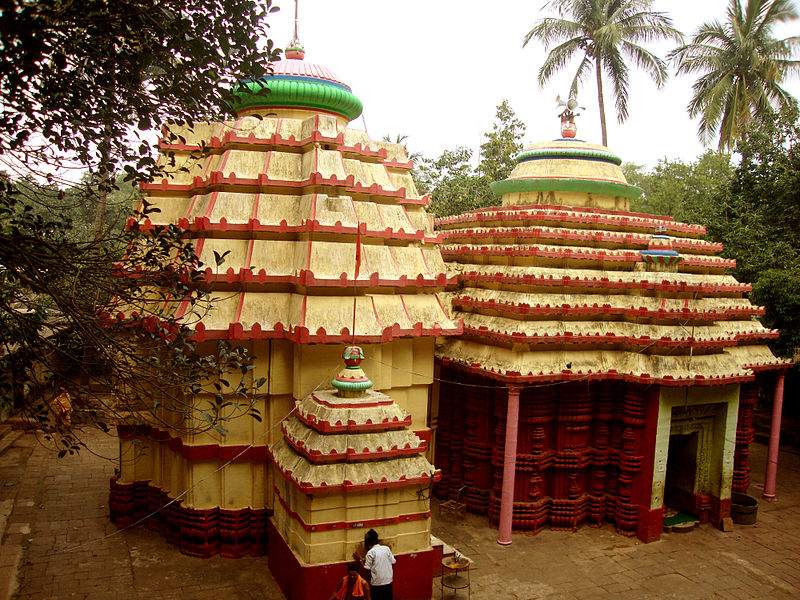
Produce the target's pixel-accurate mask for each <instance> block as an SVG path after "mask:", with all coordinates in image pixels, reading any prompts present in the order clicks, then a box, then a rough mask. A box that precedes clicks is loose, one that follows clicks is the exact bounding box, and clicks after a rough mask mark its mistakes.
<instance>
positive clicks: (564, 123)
mask: <svg viewBox="0 0 800 600" xmlns="http://www.w3.org/2000/svg"><path fill="white" fill-rule="evenodd" d="M556 102H558V106H563V107H564V110H562V111H561V112H560V113H559V115H558V116H559V117H561V137H562V138H570V139H572V138H574V137H575V135H576V134H577V133H578V126H577V125H575V117H579V116H580V114H579V113H577V112H576V111H577V110H578V109H580V110H586V108H585V107H583V106H578V100H577V99H576V98H575V97H574V96H570V98H569V100H567V101H566V102H564V101H563V100H562V99H561V96H560V95H559V96H556Z"/></svg>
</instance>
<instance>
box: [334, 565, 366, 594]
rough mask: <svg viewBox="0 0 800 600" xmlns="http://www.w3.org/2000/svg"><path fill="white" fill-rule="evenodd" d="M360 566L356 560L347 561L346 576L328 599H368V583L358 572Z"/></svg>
mask: <svg viewBox="0 0 800 600" xmlns="http://www.w3.org/2000/svg"><path fill="white" fill-rule="evenodd" d="M360 568H361V565H360V564H359V563H357V562H351V563H348V565H347V576H346V577H345V578H344V579H342V583H341V585H340V586H339V589H338V590H337V591H336V592H335V593H334V594H333V596H331V597H330V600H370V594H369V584H368V583H367V582H366V581H365V580H364V579H363V578H362V577H361V575H359V574H358V571H359V569H360Z"/></svg>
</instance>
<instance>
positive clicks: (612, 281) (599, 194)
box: [437, 139, 785, 385]
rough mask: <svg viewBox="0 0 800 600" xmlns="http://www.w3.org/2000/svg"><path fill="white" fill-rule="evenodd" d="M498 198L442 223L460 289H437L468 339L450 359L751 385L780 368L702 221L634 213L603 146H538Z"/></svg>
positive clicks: (556, 375)
mask: <svg viewBox="0 0 800 600" xmlns="http://www.w3.org/2000/svg"><path fill="white" fill-rule="evenodd" d="M517 161H518V164H517V166H516V168H515V169H514V171H513V172H512V174H511V176H510V177H509V179H507V180H505V181H501V182H497V183H495V184H493V185H492V187H493V189H494V191H495V192H496V193H498V194H502V204H503V205H502V206H498V207H492V208H484V209H478V210H474V211H470V212H466V213H464V214H461V215H458V216H453V217H445V218H442V219H439V220H438V221H437V225H438V227H439V228H440V229H441V230H442V235H443V238H444V245H443V247H442V255H443V256H444V258H445V260H446V261H447V262H448V267H449V268H450V269H451V271H452V272H455V273H458V276H459V280H460V282H461V284H462V287H461V288H460V289H458V290H457V291H452V292H448V293H447V294H445V295H443V296H444V297H446V298H447V301H448V302H449V303H450V304H451V305H452V310H453V315H454V316H457V317H460V318H463V320H464V335H463V336H462V337H459V338H455V337H453V338H448V339H446V340H442V341H441V343H440V344H439V346H438V347H437V356H438V357H439V358H440V359H441V360H442V361H443V362H444V363H445V364H450V365H454V366H457V367H460V368H463V369H466V370H470V371H473V372H478V373H482V374H484V375H488V376H490V377H493V378H496V379H499V380H503V381H513V382H517V383H525V382H546V381H559V380H582V379H620V380H626V381H631V382H638V383H660V384H663V385H717V384H725V383H735V382H741V381H747V380H751V379H752V378H753V377H754V372H755V371H758V370H764V369H773V368H779V367H781V366H783V365H784V364H785V363H784V362H783V361H781V360H779V359H776V358H775V357H774V356H773V355H772V353H771V352H770V351H769V349H768V348H767V346H766V342H767V341H768V340H769V339H772V338H774V337H776V336H777V332H776V331H773V330H769V329H766V328H765V327H763V326H762V325H761V323H760V322H759V321H758V316H759V315H762V314H763V312H764V310H763V308H761V307H757V306H753V305H752V304H751V303H750V301H749V300H748V299H747V298H746V296H745V294H746V293H747V292H748V291H750V286H749V285H747V284H741V283H739V282H737V281H736V280H735V279H734V278H733V277H731V276H730V275H726V274H725V271H726V269H728V268H731V267H734V266H735V261H733V260H730V259H726V258H723V257H720V256H718V253H719V252H720V251H721V250H722V245H721V244H716V243H712V242H708V241H705V240H703V239H701V236H702V235H703V234H704V233H705V228H704V227H702V226H701V225H691V224H686V223H679V222H676V221H674V220H673V219H671V218H670V217H661V216H653V215H645V214H638V213H632V212H630V209H629V200H630V199H631V198H636V197H638V195H640V194H641V190H639V189H638V188H636V187H635V186H631V185H629V184H628V183H627V181H626V180H625V177H624V175H623V173H622V170H621V169H620V167H619V165H620V163H621V160H620V159H619V157H617V156H616V155H614V154H613V153H612V152H611V151H610V150H609V149H608V148H605V147H603V146H597V145H595V144H587V143H586V142H583V141H580V140H566V139H565V140H556V141H554V142H547V143H540V144H534V145H532V146H530V147H528V148H526V149H525V150H524V151H523V152H522V153H521V154H520V155H519V156H518V157H517Z"/></svg>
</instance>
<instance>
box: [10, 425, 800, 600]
mask: <svg viewBox="0 0 800 600" xmlns="http://www.w3.org/2000/svg"><path fill="white" fill-rule="evenodd" d="M84 439H85V440H86V442H87V443H88V445H89V447H90V449H91V450H92V451H93V452H94V453H96V454H92V453H90V452H87V451H82V452H81V453H80V454H79V455H78V456H68V457H65V458H62V459H58V458H56V456H55V454H54V453H53V452H52V451H51V450H48V449H46V448H44V447H43V446H41V445H40V444H39V442H37V440H36V437H35V436H34V435H33V434H30V433H28V434H25V435H23V436H21V437H19V438H18V439H16V440H15V441H14V443H13V444H12V445H11V446H10V447H9V448H7V449H6V450H5V451H3V452H2V454H0V480H1V481H2V482H3V483H2V486H0V532H2V531H3V525H4V526H5V527H4V529H5V532H4V535H3V537H2V545H1V546H0V600H5V599H6V598H7V597H8V590H9V589H10V587H11V586H12V585H13V579H14V575H16V578H17V580H18V589H17V592H16V595H15V596H14V598H16V599H18V600H32V599H34V598H36V599H39V598H50V599H53V600H63V599H76V598H82V599H92V600H105V599H106V598H108V599H111V598H114V599H119V600H139V599H141V600H144V599H147V600H152V599H154V598H157V599H165V600H178V599H190V598H191V599H193V600H205V599H209V600H219V599H220V598H223V597H224V598H225V599H226V600H229V599H239V598H241V599H247V600H255V599H266V600H273V599H274V600H279V599H281V598H283V596H282V595H281V593H280V591H279V590H278V588H277V585H276V584H275V581H274V579H273V578H272V575H271V574H270V572H269V569H268V567H267V561H266V559H265V558H264V557H249V558H243V559H224V558H219V557H215V558H211V559H198V558H192V557H188V556H185V555H183V554H181V553H180V552H178V550H177V548H176V547H175V546H172V545H171V544H168V543H167V542H166V541H165V540H164V539H163V538H162V537H161V536H159V535H157V534H156V533H154V532H151V531H148V530H147V529H145V528H144V527H135V528H133V529H130V530H127V531H124V532H121V533H117V529H116V527H115V526H114V525H113V524H112V523H111V522H109V520H108V481H109V478H110V477H111V475H112V473H113V469H114V464H113V462H112V461H110V460H108V459H107V458H103V457H113V456H114V455H115V453H116V440H115V438H113V437H110V436H106V435H104V434H102V433H100V432H96V431H87V432H85V436H84ZM765 454H766V451H765V448H764V446H761V445H758V444H754V445H753V453H752V463H751V464H752V465H753V483H754V486H752V487H751V489H750V492H751V494H753V495H756V494H757V492H758V490H757V489H756V486H755V484H758V483H760V482H761V481H762V477H763V472H764V462H765ZM98 455H99V456H98ZM777 497H778V499H777V500H776V501H775V502H771V503H767V502H764V501H762V502H760V504H759V513H758V521H757V523H756V524H755V525H752V526H736V527H735V529H734V530H733V531H732V532H730V533H723V532H721V531H718V530H716V529H714V528H713V527H711V526H710V525H704V526H701V527H700V528H698V529H696V530H694V531H692V532H690V533H669V534H663V536H662V539H661V540H660V541H657V542H654V543H651V544H642V543H640V542H638V541H637V540H636V539H632V538H626V537H622V536H620V535H617V534H616V533H614V531H613V528H612V527H611V526H610V525H605V526H603V527H602V528H599V529H598V528H592V527H583V528H581V529H579V530H578V532H576V533H569V532H562V531H550V530H544V531H542V532H541V533H539V534H538V535H526V534H514V536H513V538H512V539H513V544H512V545H511V546H506V547H504V546H500V545H498V544H497V542H496V539H497V531H496V530H493V529H490V528H489V527H488V526H487V525H486V520H485V518H482V517H478V516H475V515H468V516H467V519H466V520H465V521H461V522H459V523H458V524H453V523H452V522H449V521H448V522H445V521H443V520H441V519H439V518H438V515H437V514H436V513H437V511H436V502H435V501H434V503H433V507H432V508H433V513H434V522H433V533H434V534H435V535H436V536H438V537H439V538H441V539H443V540H445V541H446V542H447V543H449V544H452V545H453V546H455V547H456V548H457V549H458V550H459V551H460V552H461V553H463V554H465V555H467V556H469V557H470V558H471V559H472V560H473V561H474V564H473V567H472V568H471V570H470V577H471V583H472V586H471V591H472V598H475V599H484V598H486V599H492V598H509V599H516V600H532V599H534V598H542V599H547V600H555V599H561V598H563V599H577V600H581V599H584V598H585V599H588V598H592V599H597V598H601V599H602V598H615V599H629V598H630V599H633V598H636V599H647V598H681V599H695V598H697V599H701V598H702V599H706V598H720V599H754V598H797V597H800V456H798V455H797V454H792V453H785V452H784V453H781V456H780V464H779V470H778V490H777ZM6 517H7V518H6ZM4 518H5V519H4ZM4 520H5V523H4ZM434 591H435V592H436V593H435V595H434V598H435V599H438V598H439V582H438V580H435V581H434ZM462 596H464V594H463V592H462ZM321 600H327V599H321Z"/></svg>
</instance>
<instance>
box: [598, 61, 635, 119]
mask: <svg viewBox="0 0 800 600" xmlns="http://www.w3.org/2000/svg"><path fill="white" fill-rule="evenodd" d="M602 65H603V70H604V71H605V72H606V73H608V78H609V80H610V81H611V87H612V89H613V93H614V105H615V106H616V109H617V121H619V122H620V123H622V122H624V121H625V119H627V118H628V71H629V69H628V67H627V65H626V64H625V61H624V60H622V56H621V55H620V53H619V52H610V53H608V54H606V55H604V56H603V57H602Z"/></svg>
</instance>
